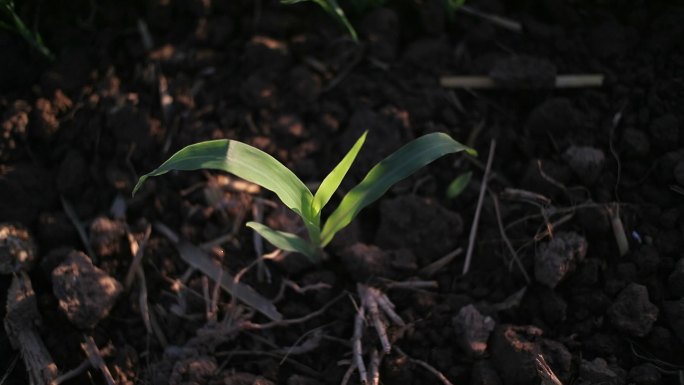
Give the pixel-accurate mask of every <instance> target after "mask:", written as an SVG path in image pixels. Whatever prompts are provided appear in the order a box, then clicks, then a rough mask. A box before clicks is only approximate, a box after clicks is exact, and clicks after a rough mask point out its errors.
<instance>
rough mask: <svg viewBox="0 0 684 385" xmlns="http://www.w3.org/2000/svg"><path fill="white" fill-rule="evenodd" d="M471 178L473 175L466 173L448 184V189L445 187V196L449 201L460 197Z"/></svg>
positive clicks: (469, 172)
mask: <svg viewBox="0 0 684 385" xmlns="http://www.w3.org/2000/svg"><path fill="white" fill-rule="evenodd" d="M472 176H473V173H472V172H471V171H468V172H466V173H464V174H461V175H459V176H458V177H457V178H456V179H454V180H453V181H452V182H451V183H449V187H447V192H446V196H447V198H449V199H454V198H456V197H457V196H459V195H461V193H462V192H463V190H465V188H466V187H467V186H468V183H470V178H471V177H472Z"/></svg>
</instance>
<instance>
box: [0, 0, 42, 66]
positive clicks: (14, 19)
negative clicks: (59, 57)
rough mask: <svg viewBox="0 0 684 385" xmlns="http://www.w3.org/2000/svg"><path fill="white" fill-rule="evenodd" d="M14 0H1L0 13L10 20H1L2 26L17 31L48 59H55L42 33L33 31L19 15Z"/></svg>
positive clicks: (0, 24)
mask: <svg viewBox="0 0 684 385" xmlns="http://www.w3.org/2000/svg"><path fill="white" fill-rule="evenodd" d="M15 8H16V7H15V6H14V0H0V14H2V15H5V17H6V18H8V19H9V21H6V20H0V28H2V29H6V30H8V31H11V32H15V33H17V34H18V35H19V36H21V37H22V38H23V39H24V40H25V41H26V42H27V43H28V44H29V45H31V47H33V48H34V49H35V50H36V51H38V52H40V54H41V55H43V56H45V57H46V58H47V59H48V60H50V61H52V60H54V58H55V57H54V55H52V52H50V50H49V49H48V47H46V46H45V43H43V39H42V38H41V37H40V34H39V33H38V32H36V31H31V30H30V29H29V28H28V27H27V26H26V24H24V22H23V20H21V18H20V17H19V15H18V14H17V12H16V10H15Z"/></svg>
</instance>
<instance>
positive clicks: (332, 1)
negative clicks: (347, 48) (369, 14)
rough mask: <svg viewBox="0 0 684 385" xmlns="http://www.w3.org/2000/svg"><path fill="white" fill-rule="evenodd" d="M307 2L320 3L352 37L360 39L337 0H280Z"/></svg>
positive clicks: (284, 1) (288, 2)
mask: <svg viewBox="0 0 684 385" xmlns="http://www.w3.org/2000/svg"><path fill="white" fill-rule="evenodd" d="M305 2H312V3H316V4H318V6H319V7H321V8H323V10H324V11H325V12H327V13H328V15H330V16H331V17H332V18H333V19H335V20H336V21H337V22H338V23H340V24H341V25H343V26H344V27H345V28H346V29H347V32H349V35H350V36H351V37H352V39H354V41H358V40H359V36H358V35H357V34H356V29H354V26H352V25H351V23H350V22H349V19H347V15H345V13H344V10H343V9H342V7H340V5H339V4H338V3H337V0H280V3H281V4H297V3H305Z"/></svg>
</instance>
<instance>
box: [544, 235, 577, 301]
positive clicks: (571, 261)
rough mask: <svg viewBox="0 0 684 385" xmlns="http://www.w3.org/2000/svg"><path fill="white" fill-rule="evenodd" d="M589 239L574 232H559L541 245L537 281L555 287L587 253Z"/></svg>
mask: <svg viewBox="0 0 684 385" xmlns="http://www.w3.org/2000/svg"><path fill="white" fill-rule="evenodd" d="M587 246H588V244H587V240H586V239H585V238H584V237H583V236H581V235H579V234H577V233H574V232H559V233H557V234H555V236H554V237H553V239H552V240H551V241H549V242H547V243H545V244H542V245H541V246H540V247H539V252H538V253H537V255H536V256H535V264H534V275H535V278H536V279H537V282H539V283H542V284H544V285H546V286H548V287H550V288H552V289H553V288H555V287H556V286H557V285H558V284H559V283H560V282H561V281H562V280H563V279H564V278H565V277H566V276H567V275H568V274H569V273H572V272H573V271H574V270H575V268H576V267H577V264H578V263H579V262H581V261H582V260H583V259H584V256H585V255H586V254H587Z"/></svg>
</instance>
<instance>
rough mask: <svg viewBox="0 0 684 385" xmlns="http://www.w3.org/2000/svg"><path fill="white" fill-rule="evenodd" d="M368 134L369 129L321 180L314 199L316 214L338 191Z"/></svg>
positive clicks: (314, 211)
mask: <svg viewBox="0 0 684 385" xmlns="http://www.w3.org/2000/svg"><path fill="white" fill-rule="evenodd" d="M367 135H368V131H366V132H364V133H363V135H361V137H359V139H357V140H356V143H354V145H353V146H352V148H351V149H350V150H349V152H348V153H347V155H345V156H344V158H342V160H341V161H340V163H339V164H338V165H337V166H335V168H334V169H333V170H332V171H331V172H330V174H328V176H326V177H325V179H323V182H321V185H320V186H319V187H318V190H316V194H315V195H314V199H313V213H314V215H319V214H320V213H321V210H322V209H323V207H325V205H326V203H328V201H329V200H330V198H332V196H333V194H334V193H335V191H337V188H338V187H340V183H342V179H344V176H345V175H347V172H348V171H349V168H350V167H351V165H352V164H353V163H354V160H355V159H356V156H357V155H358V154H359V151H360V150H361V147H363V143H364V142H365V141H366V136H367Z"/></svg>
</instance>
